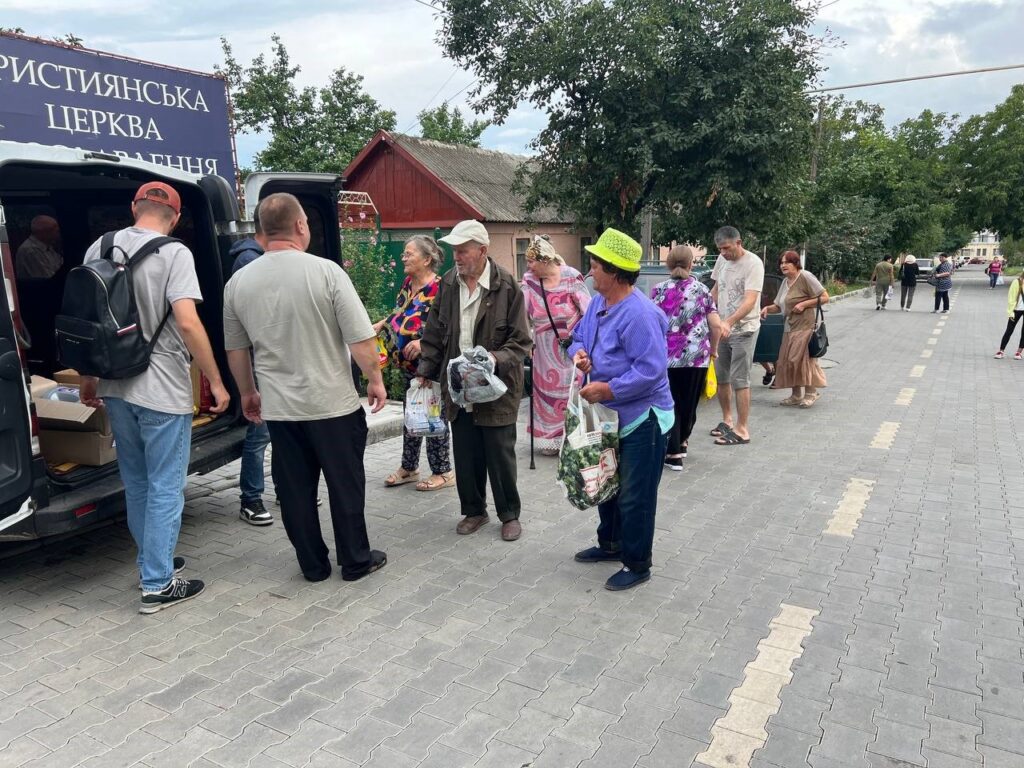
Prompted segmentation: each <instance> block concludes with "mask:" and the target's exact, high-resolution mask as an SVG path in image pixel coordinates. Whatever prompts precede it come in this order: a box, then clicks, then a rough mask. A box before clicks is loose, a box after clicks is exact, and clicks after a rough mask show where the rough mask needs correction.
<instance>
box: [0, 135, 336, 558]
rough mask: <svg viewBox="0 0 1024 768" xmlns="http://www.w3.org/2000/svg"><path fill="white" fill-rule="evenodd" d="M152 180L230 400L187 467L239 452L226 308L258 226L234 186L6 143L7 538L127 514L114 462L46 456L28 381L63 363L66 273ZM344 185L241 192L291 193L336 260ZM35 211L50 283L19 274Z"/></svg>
mask: <svg viewBox="0 0 1024 768" xmlns="http://www.w3.org/2000/svg"><path fill="white" fill-rule="evenodd" d="M147 181H163V182H166V183H168V184H170V185H172V186H173V187H174V188H175V189H176V190H177V191H178V193H179V194H180V195H181V201H182V211H181V213H182V217H181V223H180V224H179V226H178V228H177V229H176V230H175V232H173V233H172V234H173V235H174V236H175V237H178V238H180V239H181V240H182V241H184V243H185V244H186V245H187V246H188V247H189V249H190V250H191V251H192V253H193V254H194V256H195V265H196V273H197V274H198V276H199V282H200V286H201V287H202V291H203V297H204V301H203V302H202V303H201V304H200V305H199V308H198V309H199V315H200V317H201V318H202V320H203V324H204V325H205V326H206V330H207V332H208V333H209V336H210V341H211V343H212V344H213V350H214V355H215V357H216V358H217V364H218V365H219V366H220V368H221V371H222V372H223V374H224V378H225V382H226V384H227V386H228V388H229V390H230V391H231V395H232V409H231V411H230V412H229V413H227V414H224V415H223V416H221V417H219V418H216V419H213V420H208V419H198V420H197V421H196V422H194V428H193V437H192V456H191V463H190V466H189V469H190V471H191V472H207V471H210V470H212V469H216V468H217V467H219V466H222V465H224V464H226V463H228V462H230V461H233V460H235V459H237V458H238V457H239V456H240V455H241V448H242V440H243V439H244V436H245V421H244V419H243V418H242V416H241V412H240V409H239V407H238V393H237V391H236V390H235V389H234V383H233V382H232V381H231V376H230V374H229V373H228V366H227V359H226V356H225V353H224V333H223V321H222V306H221V304H222V297H223V289H224V283H225V282H226V280H227V277H228V276H229V275H230V270H231V260H230V258H229V256H228V250H229V248H230V246H231V244H232V243H233V242H235V241H236V240H238V239H240V238H242V237H244V236H245V233H246V232H251V231H252V225H251V222H243V220H242V217H241V215H240V212H239V204H238V200H237V197H236V195H235V190H233V189H232V188H231V186H230V184H229V183H228V182H227V181H226V180H225V179H223V178H222V177H220V176H212V175H211V176H193V175H190V174H186V173H182V172H180V171H176V170H174V169H171V168H167V167H164V166H159V165H153V164H150V163H145V162H141V161H136V160H130V159H123V158H118V157H116V156H111V155H105V154H99V153H95V152H87V151H83V150H77V149H66V148H61V147H47V146H42V145H38V144H21V143H16V142H5V141H0V265H2V274H3V280H4V288H5V290H4V291H3V292H2V295H0V541H23V540H28V539H36V538H42V537H45V536H52V535H55V534H63V533H69V532H73V531H77V530H81V529H85V528H87V527H90V526H93V525H95V524H97V523H100V522H103V521H106V520H109V519H110V518H112V517H115V516H119V515H123V513H124V493H123V487H122V485H121V478H120V476H119V474H118V471H117V461H116V459H115V460H113V461H109V462H107V463H103V464H100V465H99V466H89V465H86V464H73V463H68V462H66V461H63V462H55V461H54V460H52V459H53V457H52V456H51V461H48V460H47V455H46V449H45V448H41V447H40V445H41V441H40V439H39V437H40V418H39V414H38V413H37V409H36V406H35V405H34V403H33V401H32V397H31V391H32V388H31V383H32V380H33V377H35V380H36V382H37V383H38V382H41V381H44V380H46V379H52V378H53V375H54V374H55V373H57V372H58V371H59V370H60V369H62V368H63V367H64V366H61V365H60V363H59V361H57V360H56V359H55V344H54V341H53V320H54V317H55V315H56V314H57V312H58V311H59V310H60V304H61V298H62V296H63V288H64V278H65V276H66V274H67V270H68V269H70V268H71V267H73V266H76V265H78V264H80V263H81V262H82V257H83V256H84V254H85V251H86V249H87V248H88V247H89V245H90V244H91V243H92V242H93V241H95V240H96V239H97V238H98V237H100V236H101V235H103V233H105V232H107V231H110V230H116V229H121V228H123V227H126V226H129V225H130V224H131V202H132V195H133V193H134V192H135V190H137V189H138V187H139V186H140V185H141V184H143V183H145V182H147ZM340 189H341V177H340V176H337V175H334V174H304V173H295V174H271V173H256V174H252V175H251V176H250V177H249V178H248V179H247V181H246V185H245V194H246V200H247V207H248V208H249V210H250V211H251V210H252V208H254V207H255V205H256V203H257V202H258V201H259V200H260V199H262V198H263V197H265V196H266V195H268V194H271V193H273V192H291V193H292V194H294V195H296V197H298V198H299V200H300V201H301V202H302V205H303V207H304V208H305V210H306V213H307V215H308V216H309V224H310V230H311V231H312V233H313V236H312V242H311V243H310V251H311V252H312V253H315V254H317V255H319V256H322V257H324V258H329V259H332V260H333V261H335V262H338V263H340V261H341V254H340V250H341V246H340V232H339V228H338V214H337V196H338V192H339V191H340ZM40 215H45V216H50V217H53V218H54V219H56V220H57V222H58V223H59V225H60V235H61V246H60V251H61V253H62V255H63V262H64V263H63V266H62V267H61V268H60V270H59V271H58V272H57V273H56V274H55V275H53V277H51V278H49V279H45V280H41V279H38V278H37V279H19V277H18V271H17V263H16V262H17V254H18V249H19V247H20V246H21V244H22V243H23V242H25V240H26V239H27V238H28V236H29V226H30V222H31V221H32V219H33V218H35V217H36V216H40ZM247 218H251V217H247ZM24 271H25V270H22V272H24ZM37 396H38V387H37ZM44 410H45V409H44ZM44 423H45V419H44ZM42 442H43V443H45V442H46V440H44V441H42ZM114 450H115V451H116V446H114ZM94 463H95V464H99V461H97V462H94Z"/></svg>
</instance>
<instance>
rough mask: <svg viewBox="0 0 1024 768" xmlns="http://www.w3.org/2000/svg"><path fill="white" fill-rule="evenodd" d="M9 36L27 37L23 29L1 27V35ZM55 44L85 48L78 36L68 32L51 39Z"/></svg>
mask: <svg viewBox="0 0 1024 768" xmlns="http://www.w3.org/2000/svg"><path fill="white" fill-rule="evenodd" d="M3 33H6V34H9V35H27V34H28V33H26V32H25V29H24V28H23V27H0V34H3ZM50 39H51V40H53V42H55V43H63V44H64V45H66V46H69V47H70V48H83V47H85V43H84V42H83V41H82V38H80V37H79V36H78V35H76V34H74V33H71V32H68V33H67V34H66V35H58V36H57V37H53V38H50Z"/></svg>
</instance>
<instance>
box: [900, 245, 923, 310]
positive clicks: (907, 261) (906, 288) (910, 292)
mask: <svg viewBox="0 0 1024 768" xmlns="http://www.w3.org/2000/svg"><path fill="white" fill-rule="evenodd" d="M920 274H921V268H920V267H919V266H917V258H916V257H915V256H914V254H912V253H908V254H907V255H906V257H905V258H904V259H903V265H902V266H901V267H900V309H901V310H903V311H904V312H909V311H910V305H911V304H913V303H914V291H915V290H917V278H918V276H919V275H920Z"/></svg>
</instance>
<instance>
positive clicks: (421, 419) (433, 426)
mask: <svg viewBox="0 0 1024 768" xmlns="http://www.w3.org/2000/svg"><path fill="white" fill-rule="evenodd" d="M442 406H443V400H442V398H441V385H440V384H438V383H437V382H431V383H430V385H429V386H426V387H421V386H420V383H419V379H413V380H412V381H411V382H409V390H408V391H407V392H406V393H405V431H406V433H407V434H408V435H409V436H410V437H442V436H443V435H445V434H447V432H448V424H447V422H445V420H444V414H443V413H442V411H443V407H442Z"/></svg>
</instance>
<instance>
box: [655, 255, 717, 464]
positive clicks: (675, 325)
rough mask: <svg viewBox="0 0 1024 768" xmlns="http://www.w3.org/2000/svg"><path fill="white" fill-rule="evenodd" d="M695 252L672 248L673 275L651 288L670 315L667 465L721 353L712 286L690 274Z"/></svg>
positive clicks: (682, 447)
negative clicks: (671, 412)
mask: <svg viewBox="0 0 1024 768" xmlns="http://www.w3.org/2000/svg"><path fill="white" fill-rule="evenodd" d="M696 255H697V254H696V252H695V251H694V250H693V248H691V247H690V246H688V245H677V246H676V247H675V248H673V249H672V250H671V251H669V254H668V259H667V260H666V262H665V264H666V266H667V267H668V270H669V275H670V277H669V279H668V280H666V281H665V282H663V283H658V284H657V285H655V286H654V288H652V289H651V298H652V299H653V300H654V303H655V304H657V305H658V306H659V307H661V310H662V311H663V312H664V313H665V314H666V315H668V333H667V334H666V339H667V341H668V384H669V387H670V388H671V390H672V400H673V402H674V403H675V413H676V421H675V424H674V425H673V426H672V431H671V432H669V435H668V454H667V455H666V456H665V466H667V467H668V468H669V469H671V470H673V471H676V472H679V471H682V469H683V459H685V458H686V452H687V442H688V441H689V439H690V433H691V432H692V431H693V425H694V424H695V423H696V422H697V406H698V405H699V404H700V397H701V395H702V394H704V385H705V383H706V381H707V376H708V365H710V363H711V359H712V358H714V357H718V339H719V338H720V336H721V333H722V326H721V322H720V319H719V317H718V308H717V307H716V306H715V301H714V299H712V298H711V291H709V290H708V289H707V287H705V285H704V284H703V283H701V281H700V280H698V279H697V278H695V277H692V276H691V275H690V268H691V267H692V266H693V259H694V257H695V256H696Z"/></svg>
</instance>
